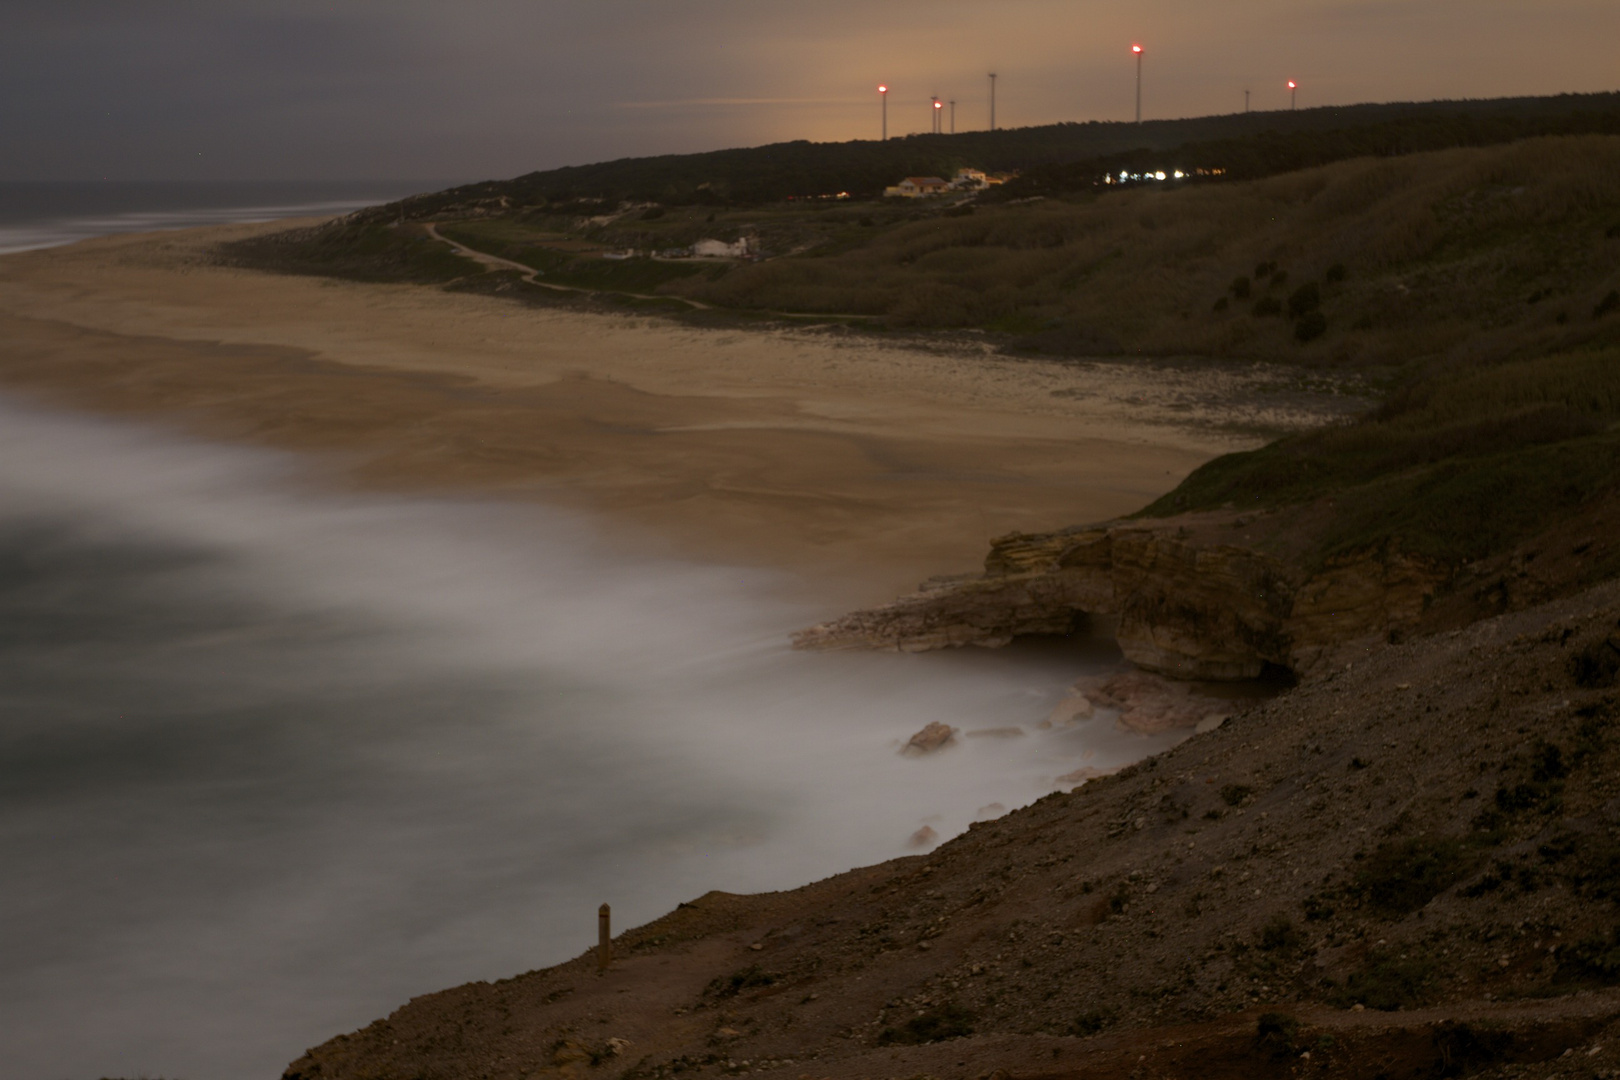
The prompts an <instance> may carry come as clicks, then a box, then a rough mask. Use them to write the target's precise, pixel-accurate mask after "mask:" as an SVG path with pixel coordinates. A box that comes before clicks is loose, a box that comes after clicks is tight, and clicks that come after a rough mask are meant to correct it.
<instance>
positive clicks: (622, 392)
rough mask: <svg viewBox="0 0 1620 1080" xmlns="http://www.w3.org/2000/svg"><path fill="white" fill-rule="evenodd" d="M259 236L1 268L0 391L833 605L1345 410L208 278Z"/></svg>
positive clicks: (777, 336) (906, 350)
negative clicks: (508, 503)
mask: <svg viewBox="0 0 1620 1080" xmlns="http://www.w3.org/2000/svg"><path fill="white" fill-rule="evenodd" d="M287 225H288V223H281V224H279V225H269V226H265V225H250V226H240V225H236V226H224V227H216V228H208V229H197V230H188V231H185V232H178V233H160V234H148V235H144V236H141V235H137V236H120V237H110V238H105V239H101V240H94V241H89V242H85V243H81V244H77V245H73V246H71V247H66V248H55V249H50V250H46V251H35V252H26V253H21V254H16V255H9V256H5V257H3V258H0V392H5V393H7V394H8V395H10V396H13V397H20V398H22V399H23V400H36V401H39V402H41V403H46V404H51V405H63V406H70V407H75V408H81V409H89V410H94V411H99V412H104V413H109V414H117V415H123V416H132V417H140V418H144V419H150V420H153V421H156V422H158V423H160V424H163V425H165V426H167V427H169V428H171V429H178V430H183V431H185V432H189V433H192V434H195V435H197V436H200V437H205V438H211V439H221V440H226V441H232V442H243V443H251V444H257V445H264V446H269V447H277V448H282V449H289V450H296V451H304V452H313V456H312V459H311V460H312V461H313V462H315V466H314V467H315V469H316V472H317V473H318V474H319V475H320V476H321V477H322V479H323V481H325V482H338V483H352V484H357V485H363V486H366V487H368V488H373V489H379V488H380V489H388V490H398V491H414V492H435V493H444V492H454V493H458V494H475V495H495V496H499V497H520V498H534V499H542V500H546V501H548V502H551V503H554V504H558V505H564V506H569V507H576V508H580V509H584V510H588V511H590V512H592V513H594V514H597V515H599V518H600V520H601V521H603V522H604V523H605V524H606V527H607V530H608V532H609V533H611V534H612V536H613V537H614V539H615V540H616V541H617V542H623V543H625V544H627V545H630V546H632V547H642V548H645V549H648V550H656V551H659V552H663V553H677V554H682V555H685V556H689V557H694V558H698V559H702V560H705V561H720V562H729V563H738V564H744V565H758V566H766V567H773V568H779V569H783V570H787V571H790V572H793V573H795V574H798V575H801V576H802V577H803V578H804V580H805V581H806V582H808V583H810V584H812V585H813V586H814V587H815V588H816V589H817V590H818V591H819V592H820V593H821V594H822V595H824V596H825V597H826V598H827V601H828V603H829V605H831V606H845V605H852V604H861V603H869V602H873V601H875V600H880V599H885V598H887V596H888V595H890V594H892V593H895V592H897V591H900V590H903V589H907V588H909V587H911V586H912V585H914V584H915V583H916V582H917V581H918V580H920V579H922V578H924V577H927V576H929V575H932V574H937V573H948V572H957V571H964V570H970V569H972V568H973V567H975V566H976V565H977V563H978V561H979V560H980V559H981V558H982V555H983V552H984V549H985V546H986V542H987V541H988V540H989V539H990V538H991V537H994V536H997V535H1001V534H1003V533H1006V532H1010V531H1013V530H1039V529H1050V528H1055V527H1058V526H1062V525H1067V524H1076V523H1082V522H1088V521H1095V520H1101V519H1105V518H1109V517H1114V516H1117V515H1120V514H1124V513H1128V512H1130V511H1133V510H1136V509H1138V508H1139V507H1141V506H1142V505H1143V504H1144V503H1146V502H1148V501H1150V500H1151V499H1152V498H1154V497H1155V496H1157V495H1159V494H1161V493H1162V492H1164V491H1166V490H1168V489H1170V488H1171V487H1173V486H1174V485H1175V484H1176V483H1177V482H1179V481H1180V480H1181V478H1182V477H1184V476H1185V475H1186V474H1187V473H1188V472H1189V471H1191V470H1192V469H1193V468H1196V467H1197V466H1198V465H1199V464H1201V463H1202V462H1204V461H1206V460H1208V459H1209V458H1210V457H1212V456H1214V455H1216V454H1219V453H1224V452H1227V451H1230V450H1233V449H1239V448H1243V447H1246V446H1252V445H1256V444H1257V443H1258V441H1259V440H1258V439H1257V438H1255V437H1254V436H1253V435H1235V434H1232V429H1233V427H1234V425H1241V426H1247V427H1249V428H1251V429H1256V428H1271V429H1283V428H1290V427H1299V426H1305V425H1309V424H1314V423H1317V422H1320V421H1321V420H1323V419H1325V418H1327V417H1328V416H1329V415H1331V414H1332V413H1334V412H1335V411H1342V410H1343V409H1344V407H1345V403H1344V401H1343V400H1342V399H1338V400H1335V399H1334V398H1332V397H1331V396H1322V397H1321V398H1320V399H1317V398H1314V397H1312V396H1310V395H1304V394H1298V393H1277V392H1275V391H1277V390H1278V389H1284V390H1286V389H1287V387H1286V385H1285V384H1286V381H1287V379H1288V378H1290V376H1288V375H1287V374H1286V373H1279V372H1276V371H1265V370H1261V369H1243V370H1238V369H1233V368H1206V369H1196V368H1191V367H1181V368H1163V367H1155V368H1147V367H1143V366H1141V365H1134V366H1133V365H1131V364H1128V363H1107V364H1103V363H1099V364H1090V365H1086V364H1074V363H1058V362H1052V361H1040V360H1017V359H1008V358H1005V357H999V356H997V355H995V354H994V353H993V352H991V351H990V350H989V349H988V348H987V347H983V346H980V345H979V344H977V343H975V342H973V341H972V340H966V341H957V342H952V343H934V344H932V345H926V346H925V347H918V345H917V343H915V342H913V343H909V344H907V343H896V344H890V343H887V342H883V341H881V340H879V339H876V338H874V337H873V336H871V335H851V334H843V333H834V332H826V331H815V330H803V329H782V330H729V329H697V328H692V327H687V326H683V325H680V324H676V323H673V322H669V321H666V320H663V319H659V318H649V317H644V316H636V315H616V314H593V313H586V312H580V311H578V310H560V309H551V308H545V307H526V306H523V305H520V304H517V303H513V302H511V301H507V300H503V299H499V298H490V297H482V296H474V295H468V294H459V293H448V292H445V291H442V290H440V289H437V288H433V287H426V286H415V285H375V284H360V283H352V282H345V281H332V280H326V279H318V278H308V277H294V276H285V275H277V274H268V273H261V272H256V271H248V270H242V269H236V268H229V267H224V266H221V265H218V264H217V263H216V262H215V261H214V257H213V255H212V254H211V252H212V249H213V247H214V246H215V245H216V244H217V243H219V242H220V241H222V240H228V239H233V238H236V237H240V236H245V235H250V234H252V233H255V232H259V231H266V230H274V229H278V228H285V227H287Z"/></svg>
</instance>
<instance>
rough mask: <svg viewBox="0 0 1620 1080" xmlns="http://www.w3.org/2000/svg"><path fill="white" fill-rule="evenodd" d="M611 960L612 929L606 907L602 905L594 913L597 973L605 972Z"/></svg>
mask: <svg viewBox="0 0 1620 1080" xmlns="http://www.w3.org/2000/svg"><path fill="white" fill-rule="evenodd" d="M612 959H613V929H612V926H611V915H610V913H609V911H608V906H607V905H606V904H603V905H602V906H601V907H600V908H598V909H597V911H596V967H597V969H598V970H599V971H606V970H607V968H608V963H609V962H610V961H611V960H612Z"/></svg>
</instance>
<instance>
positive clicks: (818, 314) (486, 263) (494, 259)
mask: <svg viewBox="0 0 1620 1080" xmlns="http://www.w3.org/2000/svg"><path fill="white" fill-rule="evenodd" d="M424 225H425V227H426V228H427V233H428V235H429V236H431V237H433V239H435V240H438V241H439V242H441V243H444V244H448V245H450V249H451V250H452V251H454V252H455V253H456V254H457V255H460V256H461V257H462V258H464V259H471V260H472V261H473V262H475V263H478V264H479V265H480V266H483V267H484V268H485V269H486V270H490V271H495V270H516V271H518V273H520V274H522V275H523V278H522V280H523V281H525V282H527V283H528V284H530V285H538V286H540V287H541V288H542V289H553V290H555V291H557V292H574V293H588V294H590V295H592V296H601V295H606V296H628V297H630V298H631V299H634V300H674V301H677V302H679V303H682V304H686V305H687V306H688V307H691V308H693V309H695V310H697V311H727V310H734V309H728V308H717V307H715V306H714V305H713V304H705V303H703V302H702V301H701V300H692V299H689V298H687V297H685V296H671V295H667V294H665V295H656V294H650V293H633V292H622V291H620V290H617V289H587V288H584V287H583V286H579V285H554V284H552V283H551V282H549V281H541V280H539V278H540V271H539V270H536V269H535V268H534V267H532V266H528V265H526V264H524V263H520V262H514V261H513V260H511V259H505V258H502V257H501V256H499V255H491V254H490V253H489V252H487V251H479V250H478V249H477V248H470V247H468V246H467V245H466V244H463V243H461V242H460V241H458V240H452V239H450V238H449V237H448V236H445V235H444V234H443V233H441V232H439V227H438V225H436V224H434V223H433V222H431V221H430V222H424ZM749 314H754V315H770V316H773V317H775V318H780V319H837V320H844V319H870V318H872V316H870V315H858V314H853V313H850V312H842V313H839V312H826V311H769V310H763V309H755V310H750V311H749Z"/></svg>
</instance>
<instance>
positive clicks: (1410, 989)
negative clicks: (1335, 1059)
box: [1328, 954, 1436, 1012]
mask: <svg viewBox="0 0 1620 1080" xmlns="http://www.w3.org/2000/svg"><path fill="white" fill-rule="evenodd" d="M1435 977H1436V972H1435V965H1434V962H1433V961H1432V960H1426V959H1422V958H1415V959H1407V960H1400V959H1397V958H1395V957H1392V956H1388V955H1385V954H1375V955H1373V956H1372V957H1370V958H1369V959H1368V962H1367V965H1366V966H1365V967H1363V968H1362V969H1361V970H1360V971H1355V972H1352V973H1351V974H1350V977H1349V978H1348V979H1346V980H1345V983H1344V985H1343V986H1341V987H1339V988H1338V989H1337V990H1335V991H1333V992H1332V993H1331V994H1329V995H1328V1002H1329V1004H1332V1005H1336V1006H1338V1007H1339V1008H1341V1009H1347V1008H1349V1007H1350V1006H1352V1005H1365V1006H1367V1008H1369V1009H1382V1010H1383V1011H1385V1012H1393V1011H1394V1010H1396V1009H1404V1008H1411V1007H1412V1006H1414V1005H1421V1004H1423V1003H1424V1002H1425V1001H1427V1000H1428V998H1429V994H1430V992H1431V991H1432V989H1433V986H1434V982H1435Z"/></svg>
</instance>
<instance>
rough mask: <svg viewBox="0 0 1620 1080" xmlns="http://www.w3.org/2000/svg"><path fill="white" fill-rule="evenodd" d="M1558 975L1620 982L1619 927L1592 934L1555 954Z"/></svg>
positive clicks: (1610, 983) (1565, 977)
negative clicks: (1557, 957)
mask: <svg viewBox="0 0 1620 1080" xmlns="http://www.w3.org/2000/svg"><path fill="white" fill-rule="evenodd" d="M1558 975H1559V978H1560V979H1564V980H1568V979H1572V978H1573V979H1582V980H1587V979H1590V980H1594V981H1596V982H1600V983H1602V984H1604V985H1605V986H1613V985H1615V984H1617V983H1620V930H1610V931H1609V932H1608V934H1606V935H1605V934H1592V935H1591V936H1589V937H1585V938H1582V939H1581V940H1580V941H1578V942H1576V943H1575V944H1574V945H1571V946H1570V947H1569V948H1567V949H1565V950H1563V951H1562V952H1561V953H1560V954H1559V963H1558Z"/></svg>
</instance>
